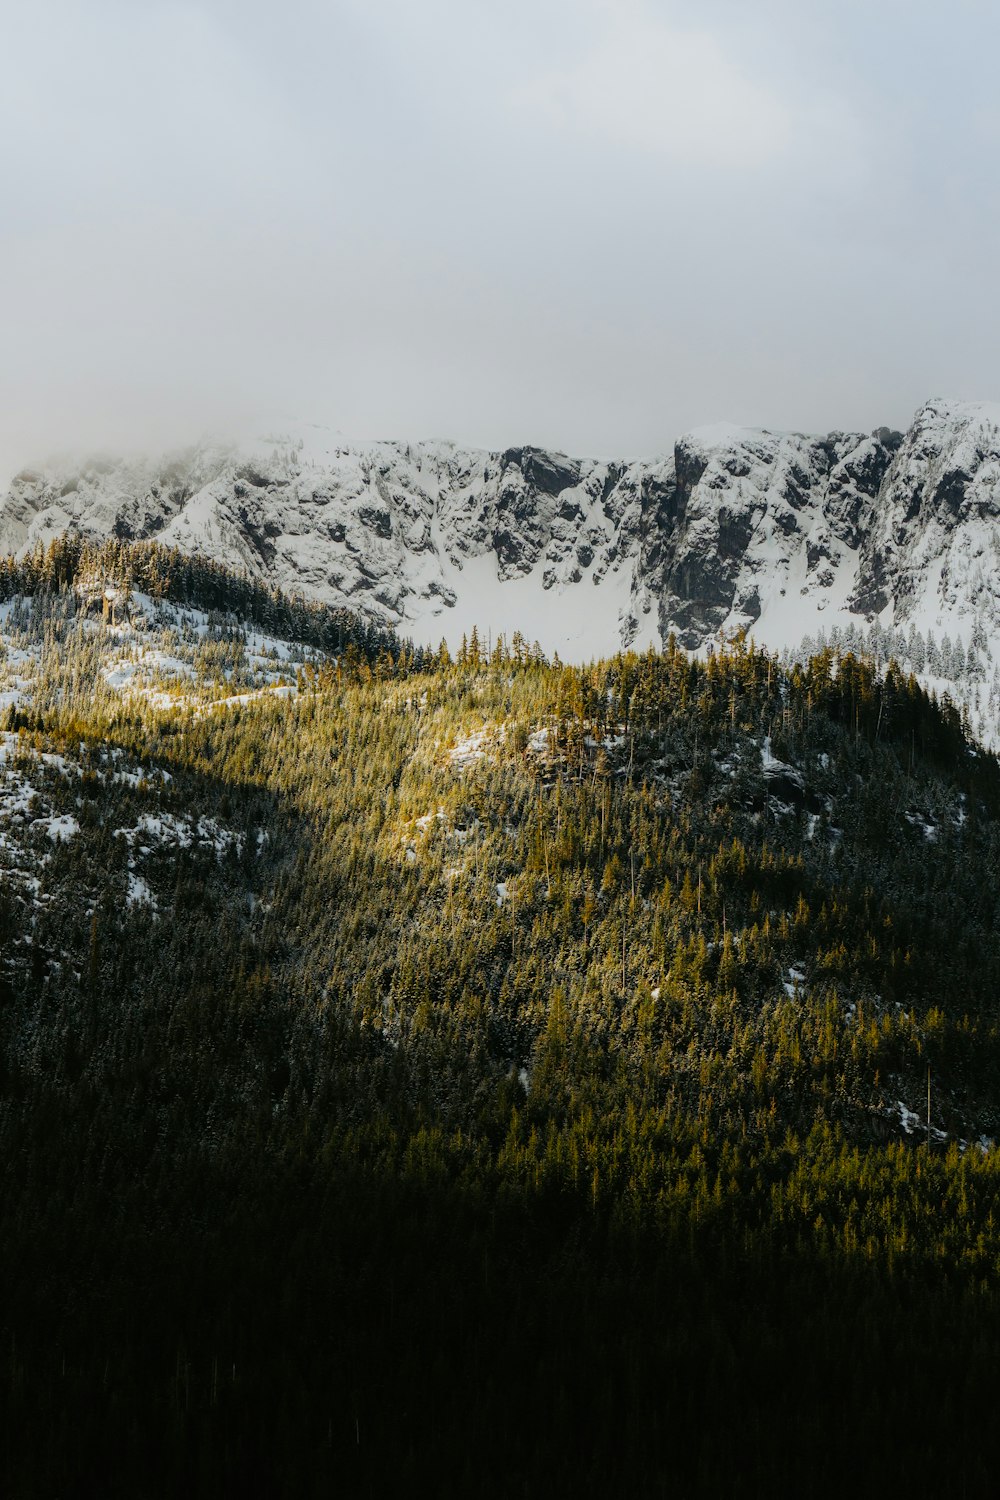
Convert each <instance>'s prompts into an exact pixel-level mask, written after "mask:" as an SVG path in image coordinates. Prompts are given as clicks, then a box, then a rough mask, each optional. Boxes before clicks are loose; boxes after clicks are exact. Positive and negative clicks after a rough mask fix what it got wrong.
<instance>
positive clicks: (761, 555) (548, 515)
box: [0, 398, 1000, 663]
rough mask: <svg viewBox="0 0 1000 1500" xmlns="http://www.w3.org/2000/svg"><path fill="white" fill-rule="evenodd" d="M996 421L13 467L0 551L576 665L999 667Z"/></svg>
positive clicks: (337, 445) (923, 420)
mask: <svg viewBox="0 0 1000 1500" xmlns="http://www.w3.org/2000/svg"><path fill="white" fill-rule="evenodd" d="M998 516H1000V406H992V405H989V404H988V403H982V402H978V403H977V402H958V401H950V400H945V399H943V398H935V399H933V400H931V401H928V402H926V403H924V405H923V406H922V407H921V408H920V410H919V411H918V412H917V414H916V416H915V418H914V420H913V422H912V423H911V425H910V427H909V428H908V429H907V431H906V432H905V433H899V432H896V431H894V430H892V429H889V428H885V427H876V428H875V429H873V431H872V432H870V433H850V432H841V431H834V432H831V433H828V434H825V435H820V436H808V435H803V434H798V433H783V432H776V431H771V430H769V429H763V428H762V429H754V428H744V427H733V426H730V425H728V424H717V425H715V426H712V427H707V428H697V429H694V430H693V431H691V432H689V433H687V434H683V435H682V436H681V437H679V438H678V439H677V440H676V442H675V443H674V445H673V450H672V452H670V453H668V454H665V455H661V456H658V457H653V458H650V459H637V458H629V459H621V460H611V459H587V458H574V457H571V456H569V455H566V454H563V453H558V452H553V451H549V450H546V449H543V448H540V447H535V446H521V447H509V448H506V449H503V450H485V449H476V448H465V447H462V446H460V445H458V444H455V443H451V442H446V441H435V442H426V443H403V442H392V441H379V442H370V443H361V444H358V443H352V442H349V441H347V440H346V439H344V438H343V436H342V435H341V434H339V433H335V432H328V431H326V430H324V429H320V428H316V427H306V426H300V427H299V428H298V429H294V428H293V429H291V430H289V431H287V432H285V433H282V434H280V435H276V434H272V435H271V436H270V437H267V438H264V439H261V440H259V441H256V442H254V443H244V444H241V445H233V444H223V443H220V442H216V441H211V442H203V443H201V444H199V445H196V446H194V447H192V448H189V449H186V450H184V451H183V452H180V453H174V454H171V455H165V456H162V457H154V458H146V459H111V458H106V457H105V458H97V459H90V460H85V461H82V462H81V461H61V462H58V463H54V464H48V465H39V466H36V467H33V468H30V469H25V470H22V471H21V472H20V473H19V474H18V475H16V476H15V478H14V479H13V480H12V482H11V484H10V487H9V489H8V491H7V493H6V494H5V495H4V496H3V497H2V498H0V551H4V552H10V553H23V552H25V551H27V550H30V548H31V547H32V546H34V545H35V544H37V543H38V542H45V541H48V540H49V539H51V538H52V537H54V536H56V535H58V534H61V533H62V532H65V531H70V532H78V533H80V534H82V535H84V536H86V537H88V538H90V539H93V540H99V539H101V538H103V537H106V536H119V537H122V538H124V539H129V540H131V539H141V538H144V537H156V538H157V539H158V540H160V541H162V542H163V543H165V544H168V545H170V544H172V545H176V546H177V547H178V548H180V550H182V551H185V552H190V553H198V554H202V555H204V556H207V557H209V558H211V559H214V560H216V561H219V562H222V563H224V564H226V565H227V566H229V567H236V568H239V569H242V570H246V571H247V572H248V573H250V575H251V576H253V577H255V578H257V579H259V580H261V581H265V582H270V583H274V584H276V585H278V586H279V587H281V588H282V589H284V590H285V591H287V592H293V593H297V594H301V595H303V596H304V597H305V598H309V599H313V600H317V601H321V602H324V603H332V604H337V605H345V606H347V607H349V608H351V609H354V610H356V611H357V612H359V613H360V614H362V615H363V616H365V617H367V618H369V619H372V620H377V621H379V622H384V623H387V624H390V625H393V626H395V627H398V628H399V629H401V630H402V631H403V632H404V633H406V634H408V635H411V636H412V637H413V638H414V639H415V640H418V641H423V642H435V643H436V642H437V641H438V640H439V639H440V638H441V637H442V636H445V637H447V638H449V639H450V640H451V641H452V642H453V643H455V642H456V641H457V639H458V637H460V635H461V634H462V632H463V631H466V630H469V629H471V626H472V625H473V624H476V625H478V626H479V628H480V630H481V631H483V630H488V631H491V632H492V633H494V634H500V633H501V632H505V633H507V634H509V633H511V632H512V631H513V630H514V629H520V630H521V632H522V634H524V635H526V636H528V637H529V638H537V639H539V640H540V641H541V643H542V645H543V646H544V647H545V648H546V649H548V650H553V649H555V650H558V651H559V652H560V653H561V654H562V655H563V656H564V657H566V658H568V659H570V660H574V659H576V660H581V659H585V658H587V657H590V656H599V655H604V654H607V653H608V652H611V651H614V650H617V649H619V648H621V647H622V646H627V645H634V646H637V647H644V646H646V645H655V646H659V645H662V644H663V643H664V642H665V641H666V639H667V637H668V636H669V635H670V634H671V633H673V634H675V635H676V637H677V638H678V640H679V641H680V643H681V644H682V645H684V646H685V647H686V648H687V649H689V650H699V649H703V648H704V647H705V646H706V645H707V644H708V643H709V642H710V641H712V640H714V639H716V638H718V637H719V636H720V635H726V634H732V633H734V632H736V631H738V630H740V629H745V630H748V631H749V632H751V633H753V634H754V636H755V637H756V638H757V639H758V640H759V641H760V642H761V643H762V644H765V645H767V646H769V647H771V648H776V649H787V650H792V651H794V650H795V649H796V648H797V647H798V646H799V645H800V643H801V642H802V640H803V638H804V637H807V636H810V635H812V634H814V633H816V632H819V631H825V632H830V631H836V630H841V631H844V630H848V629H850V628H852V627H856V628H861V629H865V628H871V627H872V626H873V625H875V624H878V625H880V626H884V627H887V628H895V629H897V630H899V629H903V630H905V629H906V628H907V627H914V628H916V629H919V630H920V631H922V632H923V631H934V630H936V631H938V632H940V631H947V632H948V633H949V634H950V635H954V636H957V637H959V638H960V639H961V641H962V644H963V652H964V651H965V650H966V648H967V647H968V646H969V645H970V644H971V643H972V642H974V641H975V642H977V643H978V644H979V647H980V649H981V650H983V651H984V652H985V653H986V655H987V656H988V658H989V661H990V663H992V662H993V661H1000V585H995V584H994V582H993V576H992V575H993V573H994V572H995V571H996V570H995V562H996V559H997V557H998V555H1000V531H998V530H997V525H996V523H997V518H998Z"/></svg>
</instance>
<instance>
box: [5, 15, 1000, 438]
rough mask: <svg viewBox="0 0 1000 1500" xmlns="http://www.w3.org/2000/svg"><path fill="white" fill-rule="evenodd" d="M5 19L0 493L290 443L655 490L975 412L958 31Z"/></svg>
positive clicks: (984, 225)
mask: <svg viewBox="0 0 1000 1500" xmlns="http://www.w3.org/2000/svg"><path fill="white" fill-rule="evenodd" d="M751 10H752V16H751V15H748V12H749V11H751ZM803 11H805V12H806V14H805V15H803ZM0 19H2V26H3V35H4V43H5V46H4V52H5V54H6V59H7V66H6V67H5V70H4V72H5V78H4V88H3V90H2V91H0V328H2V330H3V338H2V347H3V356H4V357H3V359H2V361H0V468H10V467H11V466H13V465H16V464H18V463H21V462H23V461H25V460H27V459H30V458H32V457H34V456H35V455H36V454H38V453H40V452H42V451H45V450H47V449H51V448H53V447H59V446H64V447H65V446H78V445H81V444H92V443H108V444H114V445H120V444H122V443H129V442H132V443H135V444H138V445H142V444H144V443H153V442H156V443H160V442H163V441H171V440H173V439H175V438H180V437H183V436H187V435H189V434H190V433H191V432H192V431H193V430H196V429H201V428H204V427H206V426H213V425H214V426H245V425H247V424H252V423H253V422H254V421H256V420H259V419H261V418H267V417H270V416H271V415H272V414H278V413H289V412H291V413H295V414H296V415H300V416H303V417H306V418H313V419H319V420H322V421H325V422H329V423H332V424H333V425H335V426H338V427H341V428H343V429H344V430H345V431H347V432H350V433H354V434H358V435H378V434H384V435H394V436H397V435H398V436H401V437H413V436H419V435H427V434H439V435H450V436H455V437H457V438H460V439H463V440H466V441H472V442H479V443H485V444H488V445H503V444H505V443H507V442H511V441H536V442H542V443H546V444H549V445H557V446H562V447H565V448H568V449H570V450H572V451H584V452H591V453H612V452H622V451H631V452H653V451H657V450H659V449H662V448H663V447H664V446H666V445H667V444H669V442H670V441H671V439H672V436H673V434H674V433H675V432H677V431H679V430H681V429H683V428H684V427H687V426H690V425H692V424H696V423H698V422H702V421H706V420H712V419H714V418H716V417H727V418H731V419H733V420H737V421H747V422H761V423H768V424H772V425H776V426H782V427H795V428H799V429H818V428H824V429H825V428H828V427H829V426H830V425H831V423H839V424H841V425H843V426H851V427H862V428H864V427H867V426H871V425H873V424H874V423H875V422H881V421H890V422H892V421H895V422H898V423H903V422H904V421H905V420H906V418H907V416H908V414H909V412H910V411H911V410H912V409H913V408H914V407H915V406H916V405H917V404H918V402H919V401H920V400H922V399H923V398H924V397H926V395H927V394H929V393H930V392H932V391H939V390H946V391H949V392H953V393H955V394H957V395H970V396H973V395H977V396H990V395H995V394H997V386H998V380H997V368H996V360H995V355H994V345H995V341H996V334H997V297H996V292H995V271H994V266H995V264H996V258H997V250H998V248H1000V247H998V243H997V242H998V238H1000V236H998V213H997V208H996V204H995V201H994V195H993V194H992V192H991V189H990V184H991V181H992V177H993V168H994V162H995V156H996V148H997V142H998V140H1000V115H998V113H997V110H996V106H995V103H994V102H993V101H994V93H995V90H994V89H993V88H992V81H991V79H990V77H989V71H988V60H989V58H990V57H991V56H995V43H996V41H997V40H998V37H997V23H996V21H995V20H994V19H993V15H992V13H991V7H990V6H988V5H986V4H980V3H977V0H967V3H965V4H964V5H963V4H959V5H957V6H954V7H951V8H950V9H949V12H948V15H947V16H945V15H944V13H943V12H942V11H941V10H940V9H939V8H932V7H930V6H926V5H923V4H917V5H912V4H910V5H906V6H903V5H902V4H897V3H894V0H882V3H878V4H874V5H871V4H869V5H866V6H864V7H861V6H859V5H856V4H851V3H848V4H844V5H838V6H833V5H826V4H823V5H817V6H809V7H801V6H798V7H793V6H791V5H788V4H785V3H784V0H764V3H763V4H762V5H760V6H755V7H752V8H750V7H738V6H736V5H734V4H731V3H728V0H709V3H707V4H702V5H699V6H697V7H696V6H694V5H693V4H691V3H688V4H676V5H669V4H654V3H652V0H648V3H632V0H625V3H622V0H619V3H617V4H616V5H614V6H611V5H608V4H606V3H601V0H584V3H579V0H577V3H574V4H572V5H570V4H568V3H566V0H538V3H536V4H534V5H532V6H530V7H529V6H528V5H526V4H523V3H522V0H511V4H510V5H509V6H506V7H496V6H493V5H485V4H482V3H479V0H463V3H462V4H458V3H456V0H427V3H425V4H424V5H422V6H419V7H414V6H412V5H403V4H401V3H397V0H366V3H365V4H361V3H360V0H357V3H355V0H349V3H345V0H340V3H334V4H322V5H321V4H318V3H317V4H313V3H304V0H298V3H292V4H289V5H287V6H284V7H281V8H280V9H279V8H277V7H274V6H272V5H263V4H247V5H241V6H236V5H235V4H229V3H221V0H220V3H208V4H185V5H177V4H148V5H143V6H135V5H125V4H121V3H113V0H93V3H91V4H90V5H88V6H86V7H83V6H80V5H77V4H71V3H68V0H63V3H57V0H35V3H33V4H32V5H31V6H28V5H26V4H12V3H10V0H8V4H7V5H6V6H5V7H2V8H0Z"/></svg>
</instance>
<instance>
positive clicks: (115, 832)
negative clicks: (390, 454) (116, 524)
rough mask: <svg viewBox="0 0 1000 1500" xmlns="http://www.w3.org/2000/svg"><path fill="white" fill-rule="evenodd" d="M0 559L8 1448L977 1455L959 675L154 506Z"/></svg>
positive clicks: (978, 1124)
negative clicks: (538, 594)
mask: <svg viewBox="0 0 1000 1500" xmlns="http://www.w3.org/2000/svg"><path fill="white" fill-rule="evenodd" d="M0 598H2V599H3V601H4V602H3V604H2V605H0V631H2V652H0V704H2V705H3V706H2V707H0V728H2V736H0V743H2V753H3V763H2V766H0V1172H2V1183H0V1186H2V1195H0V1215H2V1223H0V1287H2V1288H3V1293H2V1304H0V1324H2V1327H0V1337H2V1343H0V1400H2V1404H3V1420H2V1423H0V1431H2V1440H0V1488H2V1490H3V1493H4V1494H7V1495H10V1496H12V1497H27V1496H31V1497H34V1496H72V1495H77V1494H92V1493H101V1494H103V1495H106V1496H109V1497H110V1496H122V1497H125V1496H129V1497H145V1496H150V1497H152V1496H161V1495H171V1496H172V1495H178V1494H184V1495H191V1496H202V1495H204V1496H219V1495H234V1496H235V1495H241V1496H242V1495H247V1494H258V1493H259V1494H266V1495H273V1496H288V1497H299V1496H302V1497H307V1496H313V1495H316V1496H319V1495H324V1496H327V1495H331V1494H333V1495H341V1494H342V1495H355V1494H356V1495H390V1494H402V1493H407V1492H410V1493H414V1492H415V1493H425V1494H434V1495H437V1496H442V1497H444V1496H469V1497H475V1496H491V1497H492V1496H497V1497H500V1496H504V1497H507V1496H525V1497H528V1496H530V1497H535V1496H548V1495H580V1494H584V1495H598V1496H614V1495H628V1496H647V1495H648V1496H661V1495H662V1496H688V1495H733V1496H739V1495H746V1496H751V1495H774V1494H837V1495H844V1494H876V1493H877V1494H885V1493H905V1494H907V1495H912V1496H921V1495H955V1496H968V1497H973V1496H990V1495H994V1494H995V1493H996V1489H997V1483H998V1476H1000V1426H998V1424H997V1422H996V1419H995V1404H996V1394H995V1386H996V1377H997V1372H998V1368H1000V1279H998V1277H1000V1213H998V1202H997V1189H998V1186H1000V1153H998V1151H997V1148H996V1145H995V1138H996V1137H997V1136H998V1135H1000V938H998V936H997V932H998V917H1000V888H998V880H997V872H998V869H1000V765H998V762H997V760H996V759H995V758H994V757H993V756H992V755H991V754H989V753H987V752H986V751H984V750H982V749H981V748H978V747H977V746H976V745H974V744H973V743H971V742H970V741H969V739H968V737H967V733H966V729H967V726H963V723H962V719H961V716H960V715H959V713H958V712H957V710H956V709H955V708H954V706H953V705H952V704H951V703H949V702H948V701H947V700H942V701H941V702H938V701H936V700H935V699H934V698H932V697H929V696H928V695H927V694H926V693H925V692H924V691H923V690H922V689H921V688H920V687H919V686H918V684H917V682H916V681H915V679H914V678H913V677H912V676H907V675H905V674H904V673H903V672H902V671H901V670H900V668H899V667H898V666H897V664H896V663H895V661H890V662H889V663H888V665H887V666H886V667H885V668H884V670H880V671H877V670H876V668H875V666H874V664H873V663H872V662H871V661H870V660H867V659H865V658H864V657H856V656H855V655H853V654H844V653H839V652H835V651H834V650H832V649H827V650H824V651H822V652H821V653H819V654H818V655H816V656H814V657H812V658H811V659H810V660H809V661H808V662H806V663H799V664H795V665H792V666H782V665H781V664H780V663H779V662H778V661H777V660H775V659H774V658H772V657H770V656H768V655H767V654H766V653H763V652H760V651H758V650H756V649H754V647H753V646H752V644H751V643H750V642H746V641H737V642H735V643H733V644H732V645H731V646H729V647H726V648H725V649H720V650H719V651H717V652H715V653H714V654H710V655H709V656H708V657H707V658H706V659H704V660H693V659H690V658H689V657H688V655H687V654H686V653H685V652H683V651H682V650H680V649H679V648H676V647H675V646H673V645H671V646H669V647H668V649H667V650H666V651H665V652H664V653H662V654H653V653H648V654H646V655H633V654H626V655H622V656H618V657H615V658H613V659H610V660H607V661H603V662H599V663H595V664H592V665H590V666H587V667H567V666H564V665H562V664H561V663H560V662H559V661H558V660H555V661H549V660H546V658H545V657H544V655H543V654H542V652H541V651H540V650H539V649H537V648H536V647H534V646H532V645H531V644H530V643H528V642H526V641H524V640H522V638H521V637H520V635H518V634H517V633H516V630H513V629H512V634H511V637H510V639H509V640H501V641H499V642H497V641H484V640H481V639H480V638H479V637H478V636H477V635H476V634H473V636H472V637H471V638H470V639H468V640H466V641H464V642H463V643H462V647H461V649H460V650H459V651H455V652H453V653H452V652H449V651H448V649H447V648H446V647H444V646H442V647H441V648H440V649H439V650H437V651H430V650H427V649H415V648H414V647H413V646H411V645H410V644H409V643H407V642H404V641H400V640H398V639H396V638H395V637H394V636H392V635H391V634H390V633H388V632H385V631H382V630H376V629H375V628H374V627H372V626H369V625H366V624H364V623H363V622H360V621H357V620H356V619H354V617H352V616H350V615H348V614H345V613H344V612H342V611H341V612H335V611H329V610H326V611H324V610H322V609H319V608H316V607H312V606H307V605H304V604H302V603H301V602H298V601H293V600H288V599H285V598H283V597H282V596H280V595H278V594H277V593H276V592H274V591H269V590H263V589H260V588H259V587H257V586H254V585H252V584H250V583H249V582H248V581H247V580H245V579H241V578H236V577H234V576H232V575H229V574H226V573H224V572H223V571H222V570H221V569H219V568H216V567H210V566H208V565H203V564H197V563H192V562H191V561H190V560H188V559H182V558H180V557H179V556H178V555H177V554H174V553H169V552H166V551H164V550H163V549H160V548H157V547H155V546H150V545H141V546H138V545H131V544H126V543H114V544H108V545H105V546H103V547H101V548H90V547H86V546H83V545H82V544H79V543H76V542H70V541H64V542H59V543H56V544H53V545H52V546H51V547H50V548H49V549H47V550H46V551H45V552H39V553H37V554H36V555H35V556H33V557H32V558H29V559H27V560H25V561H24V562H22V563H19V564H13V563H7V564H3V565H2V567H0ZM513 624H516V622H512V625H513Z"/></svg>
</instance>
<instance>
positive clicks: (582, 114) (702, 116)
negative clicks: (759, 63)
mask: <svg viewBox="0 0 1000 1500" xmlns="http://www.w3.org/2000/svg"><path fill="white" fill-rule="evenodd" d="M511 102H512V105H513V106H514V107H515V108H516V109H519V110H527V111H529V112H532V113H534V114H535V115H536V116H537V117H538V118H539V119H543V120H547V121H548V122H549V123H550V124H553V125H555V126H557V127H558V128H560V129H562V130H565V131H571V132H576V133H579V134H582V135H587V136H591V137H593V138H595V139H598V140H602V141H605V142H609V143H611V144H613V145H615V146H622V147H626V148H629V149H636V150H640V151H649V152H654V153H656V154H658V155H662V156H665V157H668V158H670V159H671V160H672V161H675V162H679V163H683V164H688V165H692V166H699V167H723V168H731V167H735V168H753V167H758V166H762V165H765V164H770V163H772V162H774V161H775V160H776V159H780V158H781V157H783V156H784V155H785V154H786V153H787V152H788V150H789V148H790V146H791V144H792V141H793V136H794V127H795V121H794V117H793V114H792V112H791V110H790V109H789V108H788V107H787V105H786V104H785V103H784V102H783V101H782V99H781V98H780V97H779V96H778V94H777V93H776V92H775V90H774V89H772V88H770V87H768V86H767V85H766V84H765V83H763V82H762V81H760V80H759V79H757V78H755V77H754V76H753V74H752V72H751V71H750V69H749V68H747V67H746V66H745V65H744V64H742V63H741V62H740V60H739V59H738V58H737V57H734V56H732V55H730V54H729V53H728V52H727V51H726V50H725V48H724V47H723V45H722V43H721V42H720V40H719V39H718V38H717V37H715V36H713V35H710V34H708V33H707V32H701V31H697V30H688V29H681V28H679V27H676V26H672V25H670V24H668V23H667V22H666V21H664V20H662V19H660V18H659V17H657V16H655V15H654V14H652V13H651V12H649V11H648V10H647V9H646V8H645V7H641V6H637V5H620V6H617V7H615V9H614V10H613V11H612V10H608V11H607V12H606V14H605V18H604V22H603V25H602V26H601V28H600V31H599V33H598V35H597V37H596V38H595V41H594V43H593V44H592V45H591V46H589V47H588V48H587V49H586V51H584V53H583V54H582V55H581V56H578V57H576V58H573V59H571V60H569V61H568V62H566V63H565V64H564V65H562V66H559V67H555V68H547V69H544V70H542V71H541V72H539V73H537V74H536V75H535V76H534V77H533V78H531V79H530V80H529V81H528V82H527V83H525V84H522V85H521V86H520V87H519V88H518V89H517V90H516V91H515V92H514V94H513V95H512V99H511Z"/></svg>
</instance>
